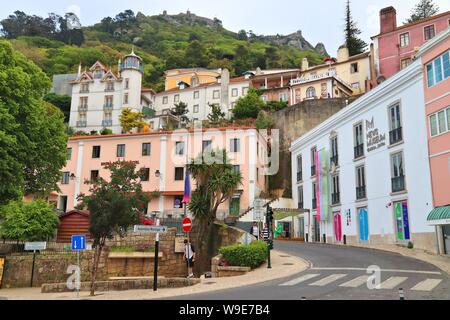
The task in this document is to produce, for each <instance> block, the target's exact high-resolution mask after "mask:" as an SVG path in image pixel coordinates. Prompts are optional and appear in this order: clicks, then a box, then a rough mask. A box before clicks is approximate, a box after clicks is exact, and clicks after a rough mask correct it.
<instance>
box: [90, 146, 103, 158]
mask: <svg viewBox="0 0 450 320" xmlns="http://www.w3.org/2000/svg"><path fill="white" fill-rule="evenodd" d="M100 149H101V148H100V146H93V147H92V158H94V159H98V158H100Z"/></svg>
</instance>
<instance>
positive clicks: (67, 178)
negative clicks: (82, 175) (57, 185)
mask: <svg viewBox="0 0 450 320" xmlns="http://www.w3.org/2000/svg"><path fill="white" fill-rule="evenodd" d="M69 181H70V172H63V176H62V179H61V184H69Z"/></svg>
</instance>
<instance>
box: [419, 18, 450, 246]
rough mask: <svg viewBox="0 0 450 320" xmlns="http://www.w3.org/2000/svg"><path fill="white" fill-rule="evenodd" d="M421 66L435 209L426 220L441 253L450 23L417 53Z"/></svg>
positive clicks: (448, 186) (447, 240) (448, 147)
mask: <svg viewBox="0 0 450 320" xmlns="http://www.w3.org/2000/svg"><path fill="white" fill-rule="evenodd" d="M416 57H417V58H421V59H422V64H423V66H424V67H423V69H424V96H425V110H426V116H427V128H428V151H429V157H430V170H431V183H432V191H433V206H434V208H435V209H434V210H433V212H432V213H431V214H430V215H429V217H428V220H429V223H430V224H431V225H434V226H436V229H437V238H438V242H439V251H440V253H447V254H450V27H448V28H447V29H446V30H444V31H443V32H441V33H440V34H438V35H436V37H435V38H434V39H433V40H431V41H429V42H428V43H427V44H425V45H424V46H423V47H422V48H421V49H420V50H419V51H418V52H417V54H416Z"/></svg>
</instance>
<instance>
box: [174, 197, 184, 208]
mask: <svg viewBox="0 0 450 320" xmlns="http://www.w3.org/2000/svg"><path fill="white" fill-rule="evenodd" d="M173 208H174V209H181V208H183V196H175V197H174V198H173Z"/></svg>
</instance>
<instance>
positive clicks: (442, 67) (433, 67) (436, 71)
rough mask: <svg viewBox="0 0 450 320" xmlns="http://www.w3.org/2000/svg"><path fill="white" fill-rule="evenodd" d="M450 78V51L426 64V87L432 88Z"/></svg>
mask: <svg viewBox="0 0 450 320" xmlns="http://www.w3.org/2000/svg"><path fill="white" fill-rule="evenodd" d="M449 77H450V51H447V52H446V53H444V54H443V55H441V56H439V57H437V58H436V59H435V60H433V61H431V62H430V63H429V64H427V79H428V87H432V86H434V85H436V84H438V83H439V82H441V81H443V80H446V79H447V78H449Z"/></svg>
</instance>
